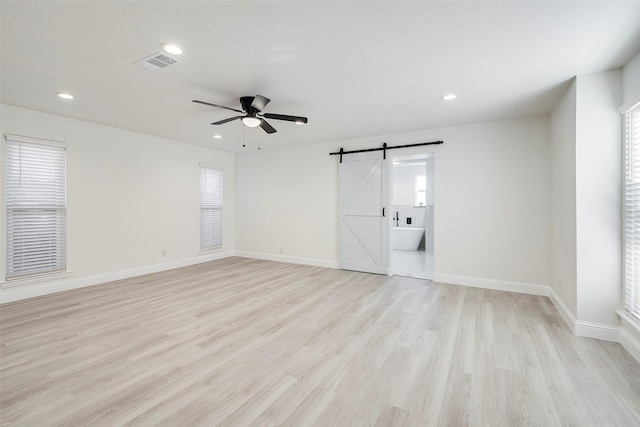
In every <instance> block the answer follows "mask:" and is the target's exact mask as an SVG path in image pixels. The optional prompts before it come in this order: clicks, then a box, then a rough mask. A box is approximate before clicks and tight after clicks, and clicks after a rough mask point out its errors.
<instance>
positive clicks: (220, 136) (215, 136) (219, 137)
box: [213, 135, 222, 139]
mask: <svg viewBox="0 0 640 427" xmlns="http://www.w3.org/2000/svg"><path fill="white" fill-rule="evenodd" d="M213 137H214V138H215V139H222V135H213Z"/></svg>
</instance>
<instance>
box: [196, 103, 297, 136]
mask: <svg viewBox="0 0 640 427" xmlns="http://www.w3.org/2000/svg"><path fill="white" fill-rule="evenodd" d="M269 101H271V100H270V99H269V98H265V97H264V96H262V95H256V96H243V97H241V98H240V105H241V106H242V110H238V109H236V108H231V107H225V106H224V105H217V104H212V103H210V102H205V101H198V100H197V99H194V100H193V102H197V103H198V104H204V105H210V106H212V107H218V108H224V109H225V110H231V111H235V112H237V113H243V114H244V115H243V116H235V117H229V118H228V119H224V120H220V121H219V122H214V123H211V124H212V125H221V124H224V123H227V122H231V121H233V120H238V119H240V120H241V121H242V123H244V124H245V125H246V126H248V127H251V128H254V127H258V126H260V127H261V128H262V129H264V131H265V132H267V133H274V132H276V130H275V129H274V127H273V126H271V125H270V124H269V123H267V121H266V120H265V119H274V120H285V121H287V122H294V123H295V124H298V125H303V124H305V123H307V118H306V117H299V116H287V115H285V114H275V113H263V112H262V110H263V109H264V107H266V106H267V104H268V103H269Z"/></svg>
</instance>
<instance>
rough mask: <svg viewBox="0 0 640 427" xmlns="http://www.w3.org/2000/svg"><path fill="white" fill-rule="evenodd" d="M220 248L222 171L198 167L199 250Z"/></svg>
mask: <svg viewBox="0 0 640 427" xmlns="http://www.w3.org/2000/svg"><path fill="white" fill-rule="evenodd" d="M219 247H222V171H221V170H220V169H216V168H213V167H208V166H203V165H200V249H211V248H219Z"/></svg>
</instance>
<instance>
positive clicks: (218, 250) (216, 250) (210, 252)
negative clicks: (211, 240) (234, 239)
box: [198, 246, 224, 255]
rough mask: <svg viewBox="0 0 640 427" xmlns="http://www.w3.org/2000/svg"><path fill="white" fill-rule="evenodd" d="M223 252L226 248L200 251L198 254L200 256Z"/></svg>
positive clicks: (219, 247)
mask: <svg viewBox="0 0 640 427" xmlns="http://www.w3.org/2000/svg"><path fill="white" fill-rule="evenodd" d="M222 251H224V247H222V246H216V247H215V248H204V249H200V252H198V255H209V254H214V253H216V252H222Z"/></svg>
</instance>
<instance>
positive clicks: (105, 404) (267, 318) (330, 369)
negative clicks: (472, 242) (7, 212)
mask: <svg viewBox="0 0 640 427" xmlns="http://www.w3.org/2000/svg"><path fill="white" fill-rule="evenodd" d="M0 423H1V424H2V425H3V426H5V425H7V426H33V425H38V426H49V425H51V426H58V425H60V426H62V425H109V426H124V425H131V426H147V425H166V426H174V425H189V426H199V425H202V426H212V425H225V426H248V425H255V426H312V425H316V426H331V427H334V426H437V425H446V426H449V425H456V426H457V425H460V426H464V425H468V426H487V425H492V426H511V425H544V426H554V425H580V426H590V425H593V426H601V425H625V426H626V425H629V426H631V425H640V364H638V363H637V362H636V361H635V360H634V359H633V358H632V357H631V356H630V355H629V354H628V353H627V352H626V351H625V350H624V349H623V348H622V347H621V346H620V345H619V344H615V343H609V342H603V341H597V340H592V339H586V338H580V337H576V336H574V335H573V334H572V333H571V331H569V330H568V328H567V327H566V325H565V324H564V321H563V320H562V318H561V317H560V315H559V314H558V313H557V311H556V310H555V308H554V307H553V305H552V304H551V302H550V301H549V300H548V299H547V298H545V297H539V296H530V295H522V294H514V293H508V292H500V291H491V290H486V289H474V288H465V287H460V286H452V285H445V284H439V283H432V282H429V281H424V280H420V279H413V278H401V277H386V276H379V275H370V274H364V273H357V272H352V271H342V270H334V269H325V268H320V267H312V266H301V265H293V264H285V263H277V262H271V261H261V260H252V259H245V258H237V257H236V258H226V259H223V260H219V261H213V262H209V263H203V264H199V265H194V266H190V267H185V268H180V269H176V270H171V271H164V272H160V273H155V274H150V275H146V276H141V277H136V278H131V279H124V280H118V281H115V282H112V283H108V284H103V285H99V286H93V287H88V288H82V289H76V290H73V291H69V292H62V293H58V294H52V295H47V296H44V297H39V298H33V299H29V300H23V301H18V302H15V303H9V304H4V305H2V306H1V307H0Z"/></svg>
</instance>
